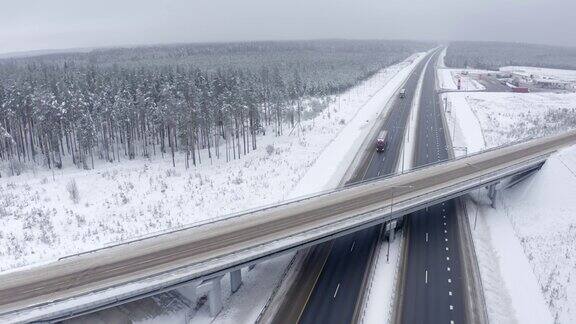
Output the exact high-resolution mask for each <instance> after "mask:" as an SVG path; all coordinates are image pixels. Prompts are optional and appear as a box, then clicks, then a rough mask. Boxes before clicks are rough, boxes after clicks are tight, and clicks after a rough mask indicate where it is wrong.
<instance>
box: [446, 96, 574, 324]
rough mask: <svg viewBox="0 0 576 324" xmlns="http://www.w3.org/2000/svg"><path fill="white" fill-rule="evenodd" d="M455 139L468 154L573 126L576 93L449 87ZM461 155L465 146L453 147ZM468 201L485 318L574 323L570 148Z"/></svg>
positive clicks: (572, 170)
mask: <svg viewBox="0 0 576 324" xmlns="http://www.w3.org/2000/svg"><path fill="white" fill-rule="evenodd" d="M444 95H445V96H447V97H448V100H449V107H448V108H449V109H448V111H449V113H448V114H447V116H448V124H449V127H450V132H451V134H452V136H453V138H454V145H455V146H457V147H467V151H468V153H470V152H475V151H479V150H482V149H484V148H488V147H494V146H499V145H503V144H506V143H510V142H513V141H517V140H526V139H530V138H534V137H538V136H544V135H549V134H555V133H559V132H562V131H565V130H567V129H569V128H574V127H576V95H574V94H552V93H537V94H512V93H448V94H444ZM456 152H457V153H459V154H463V153H464V150H462V149H460V148H459V149H457V150H456ZM471 197H472V198H471V199H470V200H469V201H468V202H467V206H468V216H469V218H470V224H471V225H470V226H471V227H472V233H473V237H474V244H475V248H476V252H477V255H478V261H479V264H480V272H481V276H482V281H483V286H484V290H485V297H486V303H487V307H488V313H489V318H490V322H491V323H552V322H554V323H575V322H576V280H574V278H576V243H575V242H576V216H575V215H576V201H575V200H574V197H576V147H572V148H568V149H565V150H563V151H562V152H560V153H558V154H555V155H553V156H552V157H551V158H550V159H549V160H548V162H547V163H546V164H545V165H544V167H543V168H542V170H540V171H539V172H538V173H537V174H535V175H534V176H533V177H531V178H530V179H529V180H528V181H525V182H523V183H521V184H519V185H517V186H515V187H513V188H510V189H506V190H503V191H501V192H500V194H499V196H498V199H497V205H496V209H492V208H491V207H490V205H489V202H488V201H487V198H486V195H485V192H483V191H482V190H479V191H478V192H476V193H474V194H472V195H471Z"/></svg>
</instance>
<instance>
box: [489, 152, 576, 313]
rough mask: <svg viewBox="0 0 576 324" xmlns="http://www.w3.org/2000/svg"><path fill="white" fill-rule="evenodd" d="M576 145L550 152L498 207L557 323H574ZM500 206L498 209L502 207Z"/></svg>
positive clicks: (575, 308)
mask: <svg viewBox="0 0 576 324" xmlns="http://www.w3.org/2000/svg"><path fill="white" fill-rule="evenodd" d="M574 197H576V147H571V148H568V149H565V150H563V151H561V152H559V153H558V154H556V155H554V156H552V157H551V158H550V159H549V160H548V161H547V162H546V164H545V165H544V167H543V168H542V170H541V171H540V172H539V173H538V174H536V175H535V176H534V177H533V178H532V179H530V181H527V182H524V183H521V184H519V185H518V186H517V187H516V188H514V189H512V190H507V191H505V192H503V195H502V197H501V198H502V199H501V200H502V207H503V208H504V212H505V213H506V215H507V216H508V219H509V221H510V222H511V223H512V228H514V232H515V234H516V236H518V238H519V239H520V243H521V247H522V250H523V252H524V253H525V255H526V256H527V258H528V260H529V261H530V266H531V269H532V271H533V272H534V274H535V276H536V278H537V279H538V282H539V284H540V288H541V290H542V293H543V294H544V298H545V301H546V304H547V305H548V307H549V309H550V311H551V312H552V315H553V317H554V321H555V322H557V323H576V280H574V278H576V216H575V215H576V200H575V199H574ZM500 212H501V211H500Z"/></svg>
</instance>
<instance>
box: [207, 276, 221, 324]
mask: <svg viewBox="0 0 576 324" xmlns="http://www.w3.org/2000/svg"><path fill="white" fill-rule="evenodd" d="M221 279H222V277H217V278H214V279H212V280H211V281H210V285H211V287H210V291H208V303H209V304H210V316H212V317H216V315H218V313H220V310H222V285H221V282H220V280H221Z"/></svg>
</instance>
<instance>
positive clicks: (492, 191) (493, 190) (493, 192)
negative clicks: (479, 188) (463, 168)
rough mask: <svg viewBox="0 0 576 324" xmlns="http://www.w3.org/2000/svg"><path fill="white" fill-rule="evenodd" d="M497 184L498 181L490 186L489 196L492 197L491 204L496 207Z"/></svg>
mask: <svg viewBox="0 0 576 324" xmlns="http://www.w3.org/2000/svg"><path fill="white" fill-rule="evenodd" d="M496 185H497V183H493V184H491V185H490V186H488V198H490V202H491V204H490V206H492V208H496V193H497V191H496Z"/></svg>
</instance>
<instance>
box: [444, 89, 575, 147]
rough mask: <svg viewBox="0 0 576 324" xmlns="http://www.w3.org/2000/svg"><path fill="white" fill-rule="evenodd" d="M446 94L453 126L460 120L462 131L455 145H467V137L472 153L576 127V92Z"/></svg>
mask: <svg viewBox="0 0 576 324" xmlns="http://www.w3.org/2000/svg"><path fill="white" fill-rule="evenodd" d="M444 96H445V97H447V98H448V109H449V111H450V112H451V113H450V114H448V117H449V124H451V125H450V126H451V127H452V126H453V125H454V121H455V120H456V132H458V133H460V134H461V136H458V137H457V138H456V141H455V142H456V143H455V146H464V143H461V138H464V139H465V142H466V143H465V144H466V146H468V153H470V152H475V151H478V150H480V149H483V148H484V147H487V148H490V147H495V146H500V145H503V144H506V143H510V142H515V141H519V140H523V139H528V138H535V137H541V136H545V135H551V134H557V133H559V132H561V131H565V130H568V129H571V128H576V94H574V93H564V94H557V93H545V92H541V93H529V94H521V93H509V92H498V93H489V92H478V93H447V94H444ZM463 129H465V130H466V131H465V132H463V131H462V130H463ZM452 131H453V129H452ZM482 142H483V143H482Z"/></svg>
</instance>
